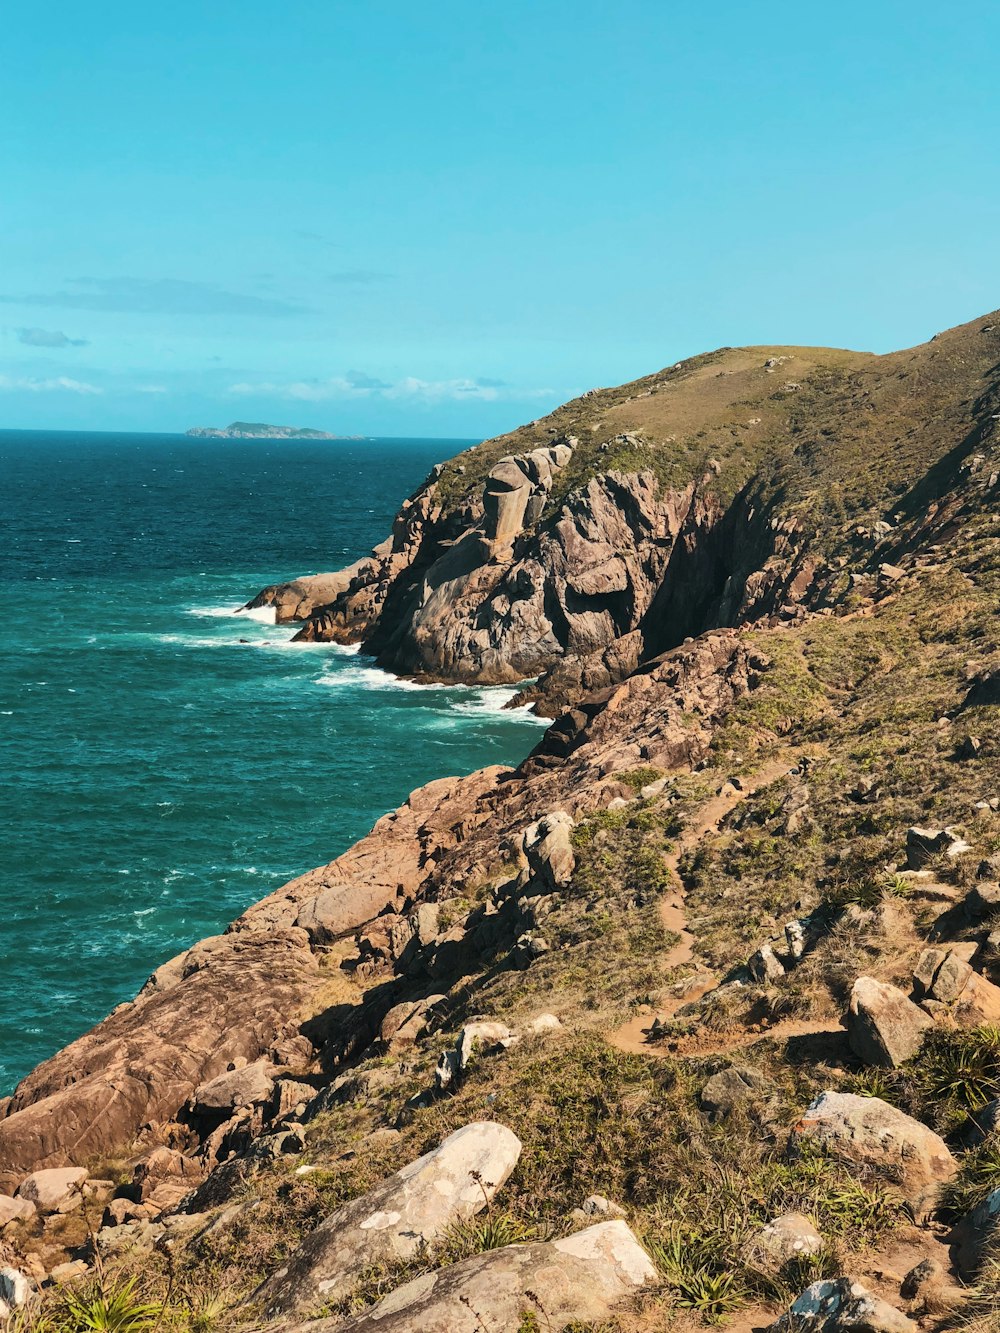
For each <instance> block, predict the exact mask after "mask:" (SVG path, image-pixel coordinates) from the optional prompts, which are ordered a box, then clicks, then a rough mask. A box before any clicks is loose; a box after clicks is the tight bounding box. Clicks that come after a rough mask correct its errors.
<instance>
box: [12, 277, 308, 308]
mask: <svg viewBox="0 0 1000 1333" xmlns="http://www.w3.org/2000/svg"><path fill="white" fill-rule="evenodd" d="M67 283H68V284H69V286H68V288H67V289H66V290H64V291H57V292H30V293H21V294H15V293H9V292H8V293H0V303H2V304H4V305H35V306H53V307H61V308H63V309H67V310H99V311H107V312H111V313H114V314H128V315H260V316H264V317H267V318H284V317H287V316H289V315H302V314H305V313H307V312H308V309H309V307H307V306H304V305H301V304H299V303H298V302H295V301H286V300H281V299H279V298H277V297H266V296H250V295H247V294H246V293H243V292H231V291H227V290H226V289H225V288H224V287H217V286H216V285H215V284H214V283H211V282H189V281H187V280H186V279H183V278H130V277H121V278H69V279H67Z"/></svg>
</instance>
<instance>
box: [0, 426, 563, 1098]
mask: <svg viewBox="0 0 1000 1333" xmlns="http://www.w3.org/2000/svg"><path fill="white" fill-rule="evenodd" d="M463 443H464V442H456V441H448V440H443V441H428V440H412V441H398V440H397V441H387V440H373V441H365V442H358V443H355V442H346V441H343V442H341V441H336V442H317V443H303V442H266V441H211V440H208V441H206V440H200V441H193V440H186V439H184V438H183V437H178V436H153V435H137V436H129V435H72V434H65V433H60V434H52V435H49V434H43V433H40V432H13V431H4V432H0V525H2V534H0V535H2V545H0V570H2V573H3V587H4V592H5V597H6V613H5V615H4V617H3V620H2V622H0V889H2V893H3V902H4V914H3V927H4V929H3V946H2V959H3V966H2V968H0V1091H9V1090H10V1088H11V1087H12V1086H13V1084H14V1083H15V1082H16V1081H17V1079H18V1078H20V1077H21V1076H22V1075H23V1074H24V1073H26V1072H27V1071H28V1070H29V1069H30V1068H31V1067H32V1066H33V1065H35V1064H36V1063H37V1062H38V1061H39V1060H41V1059H43V1058H44V1057H45V1056H47V1055H49V1054H51V1053H52V1052H53V1051H54V1050H56V1049H58V1047H59V1046H61V1045H63V1044H64V1043H65V1042H67V1041H69V1040H71V1039H72V1038H73V1037H75V1036H77V1035H79V1033H81V1032H83V1031H84V1030H85V1029H86V1028H88V1027H89V1026H90V1025H91V1024H93V1023H94V1022H96V1021H97V1020H98V1019H100V1018H101V1017H103V1016H104V1015H105V1014H106V1013H107V1012H108V1011H109V1010H110V1009H111V1008H112V1007H113V1006H114V1005H115V1004H116V1003H118V1002H119V1001H121V1000H123V999H127V998H130V997H131V996H132V995H134V994H135V992H136V991H137V989H138V988H139V987H140V986H141V985H142V983H143V981H144V980H145V978H146V977H147V976H148V974H149V973H150V972H151V971H152V970H153V968H154V967H156V966H157V965H158V964H159V963H161V962H162V961H163V960H164V959H166V958H169V957H170V956H172V955H173V954H175V953H177V952H178V951H179V950H180V949H182V948H184V947H185V946H187V945H189V944H191V943H192V942H193V941H195V940H197V939H200V938H201V937H203V936H205V935H208V934H212V933H215V932H217V931H218V930H219V929H220V928H222V927H223V926H224V925H225V924H226V923H227V922H228V921H230V920H231V919H232V918H233V917H234V916H236V915H238V914H239V912H241V911H242V910H243V909H244V908H245V907H246V906H247V905H248V904H250V903H251V902H254V901H255V900H256V899H258V898H261V897H263V896H264V895H265V894H267V893H269V892H270V891H271V890H272V889H274V888H276V887H277V886H278V885H280V884H281V883H283V882H284V881H285V880H287V879H289V878H291V877H292V876H294V875H297V874H300V873H301V872H303V871H305V870H308V869H310V868H311V867H313V866H315V865H320V864H322V863H323V862H325V861H328V860H330V859H331V858H332V857H334V856H336V855H337V854H338V853H339V852H341V851H343V850H344V848H345V847H347V846H349V845H350V843H352V842H353V841H355V840H356V839H357V838H358V837H360V836H361V835H362V834H364V833H365V832H366V831H367V830H368V829H369V828H370V827H371V825H372V823H373V822H374V821H375V819H377V818H378V816H379V815H381V814H382V813H384V812H385V811H386V810H388V809H391V808H392V807H393V806H395V805H398V804H399V803H400V802H401V801H402V800H403V799H404V798H405V796H406V794H407V793H408V792H409V791H410V790H411V789H412V788H413V787H415V786H418V785H419V784H421V783H423V782H427V781H429V780H430V779H432V778H435V777H440V776H442V775H444V774H448V773H463V772H470V771H472V770H473V769H474V768H478V767H480V766H482V765H483V764H487V763H516V762H517V761H519V760H520V759H521V758H523V757H524V755H525V754H527V752H528V751H529V749H530V748H531V747H532V745H533V744H535V742H536V741H537V740H538V738H539V735H540V726H539V723H538V720H537V719H533V718H530V717H528V716H526V715H524V714H522V713H510V712H504V711H502V704H503V703H504V702H505V701H506V699H507V698H509V697H510V694H511V692H510V691H505V690H496V689H465V688H447V687H429V686H419V685H413V684H410V683H406V682H401V681H398V680H396V679H395V678H394V677H392V676H389V675H387V674H386V673H384V672H381V671H379V670H378V669H377V668H375V667H374V665H373V664H372V663H371V662H370V661H369V660H367V659H365V658H363V657H361V656H360V655H358V654H357V653H354V652H348V651H345V650H343V649H338V648H336V647H333V646H327V645H299V644H294V645H293V644H291V643H290V639H291V635H292V633H293V632H294V631H293V630H292V629H290V628H285V627H280V626H279V627H276V626H274V625H269V624H266V623H262V622H261V621H259V620H256V619H253V618H251V617H249V616H242V615H241V616H235V615H233V614H232V611H233V609H234V608H236V607H238V606H239V605H240V604H241V603H242V602H244V601H246V600H247V599H248V598H249V597H250V596H251V594H253V593H254V592H256V591H257V589H258V588H259V587H261V586H263V585H264V584H266V583H270V582H274V581H276V580H277V579H279V578H286V577H291V576H293V575H295V574H301V573H307V572H312V571H316V570H321V569H329V568H336V567H337V566H339V565H341V564H345V563H347V562H349V561H351V560H353V559H355V558H357V557H358V556H359V555H362V554H364V553H365V552H367V551H368V550H369V549H370V548H371V546H372V545H373V544H374V543H375V542H377V541H379V540H381V539H382V538H383V537H384V535H385V534H386V532H387V531H388V527H389V524H390V522H391V519H392V515H393V514H394V512H395V510H396V508H397V506H398V504H399V502H400V500H402V499H403V498H404V496H405V495H407V494H408V493H410V492H411V491H412V490H414V489H415V488H416V487H417V485H419V483H420V482H421V480H422V479H423V478H424V477H425V476H426V474H427V472H428V471H429V469H430V467H431V466H432V465H433V464H434V463H435V462H437V461H439V460H440V459H442V458H446V457H448V456H450V455H451V454H453V453H455V452H456V450H457V449H458V448H461V447H462V446H463Z"/></svg>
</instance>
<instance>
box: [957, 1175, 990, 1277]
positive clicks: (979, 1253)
mask: <svg viewBox="0 0 1000 1333" xmlns="http://www.w3.org/2000/svg"><path fill="white" fill-rule="evenodd" d="M998 1239H1000V1189H995V1190H994V1191H993V1193H992V1194H988V1195H987V1196H986V1198H985V1199H984V1200H983V1202H982V1203H981V1204H980V1205H979V1206H978V1208H973V1210H972V1212H971V1213H967V1214H966V1215H965V1217H963V1218H962V1220H961V1221H960V1222H959V1223H958V1224H957V1226H956V1227H955V1229H954V1230H953V1231H952V1233H951V1237H950V1240H951V1257H952V1261H953V1262H954V1265H955V1267H956V1268H957V1269H958V1271H959V1272H960V1273H962V1274H963V1275H964V1276H965V1277H972V1276H974V1275H975V1273H976V1271H977V1269H978V1268H979V1265H980V1264H981V1263H982V1261H983V1259H984V1258H985V1256H986V1252H987V1249H988V1248H989V1247H990V1246H991V1244H992V1243H993V1242H994V1241H996V1240H998Z"/></svg>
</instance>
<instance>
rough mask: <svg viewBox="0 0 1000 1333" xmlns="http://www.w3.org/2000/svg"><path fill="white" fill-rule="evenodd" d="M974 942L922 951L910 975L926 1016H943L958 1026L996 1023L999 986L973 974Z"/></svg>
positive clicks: (998, 1012) (999, 1002) (999, 995)
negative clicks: (942, 1014) (928, 1014)
mask: <svg viewBox="0 0 1000 1333" xmlns="http://www.w3.org/2000/svg"><path fill="white" fill-rule="evenodd" d="M977 949H978V945H977V943H975V942H973V943H967V944H956V945H954V946H953V947H952V948H950V949H925V950H924V951H923V953H922V954H921V955H920V959H919V961H918V962H917V966H916V968H915V969H914V972H913V990H914V994H915V995H917V996H918V998H920V1000H921V1003H922V1005H923V1006H924V1008H925V1009H927V1010H928V1012H929V1013H939V1012H940V1013H947V1015H948V1017H949V1018H950V1019H951V1020H952V1022H954V1023H955V1024H957V1025H958V1026H959V1027H981V1026H983V1025H984V1024H993V1023H998V1022H1000V986H995V985H994V984H993V983H992V982H991V981H987V980H986V978H985V977H982V976H980V975H979V973H978V972H975V971H973V968H972V964H971V962H970V960H971V959H972V958H973V957H974V956H975V954H976V952H977Z"/></svg>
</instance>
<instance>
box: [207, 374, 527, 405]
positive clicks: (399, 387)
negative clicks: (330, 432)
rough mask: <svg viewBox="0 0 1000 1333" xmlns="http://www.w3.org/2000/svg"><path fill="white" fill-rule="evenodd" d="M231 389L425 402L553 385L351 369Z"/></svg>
mask: <svg viewBox="0 0 1000 1333" xmlns="http://www.w3.org/2000/svg"><path fill="white" fill-rule="evenodd" d="M227 392H228V393H231V394H233V395H235V396H236V397H240V398H251V397H254V398H256V397H260V398H287V399H291V400H293V401H298V402H307V403H322V402H328V401H330V400H333V399H337V398H372V397H374V398H381V399H388V400H390V401H391V400H397V399H398V400H409V401H422V402H429V403H430V402H441V401H443V400H451V401H453V402H462V401H471V400H478V401H480V402H497V401H498V400H500V399H501V398H519V399H524V398H548V397H550V396H551V394H552V393H553V390H552V389H517V388H514V387H513V386H511V385H505V384H503V383H502V382H501V381H497V380H489V379H465V378H461V379H448V380H425V379H420V378H419V377H417V376H415V375H407V376H405V377H404V378H403V379H400V380H396V381H395V383H388V382H387V381H385V380H380V379H377V378H376V377H374V376H371V375H368V374H367V373H366V372H365V371H358V370H351V371H348V372H347V374H346V375H330V376H328V377H326V378H325V379H308V380H291V381H288V382H285V383H281V382H275V381H273V380H262V381H259V382H257V383H252V382H249V381H241V382H239V383H237V384H231V385H230V386H229V388H228V390H227Z"/></svg>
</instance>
